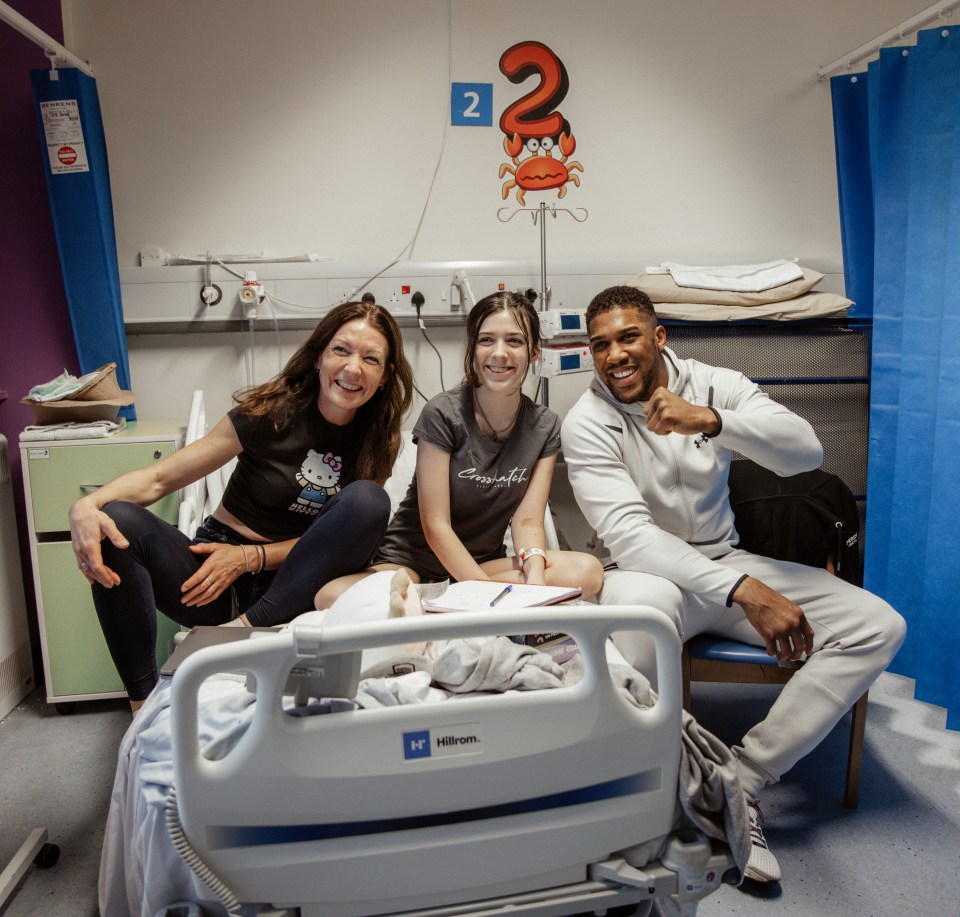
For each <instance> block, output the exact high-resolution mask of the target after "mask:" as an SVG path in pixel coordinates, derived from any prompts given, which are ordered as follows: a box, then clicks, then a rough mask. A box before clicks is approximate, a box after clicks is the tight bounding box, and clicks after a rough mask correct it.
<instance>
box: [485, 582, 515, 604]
mask: <svg viewBox="0 0 960 917" xmlns="http://www.w3.org/2000/svg"><path fill="white" fill-rule="evenodd" d="M512 589H513V586H507V587H506V588H505V589H504V590H503V592H501V593H500V595H498V596H497V597H496V598H495V599H494V600H493V601H492V602H491V603H490V607H491V608H493V606H494V605H496V604H497V602H499V601H500V599H502V598H503V597H504V596H505V595H509V593H510V591H511V590H512Z"/></svg>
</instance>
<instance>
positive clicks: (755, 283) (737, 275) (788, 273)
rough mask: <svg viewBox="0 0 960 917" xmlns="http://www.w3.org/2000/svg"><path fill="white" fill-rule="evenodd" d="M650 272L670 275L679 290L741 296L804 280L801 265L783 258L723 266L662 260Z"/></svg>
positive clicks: (650, 268) (648, 271)
mask: <svg viewBox="0 0 960 917" xmlns="http://www.w3.org/2000/svg"><path fill="white" fill-rule="evenodd" d="M647 273H648V274H670V275H671V276H672V277H673V280H674V282H675V283H676V284H677V286H680V287H693V288H694V289H697V290H734V291H736V292H738V293H759V292H760V291H761V290H771V289H773V288H774V287H779V286H782V285H783V284H785V283H790V282H791V281H794V280H800V279H802V277H803V271H802V270H801V268H800V265H798V264H797V263H796V262H794V261H787V260H785V259H783V258H781V259H779V260H777V261H767V262H764V263H763V264H728V265H722V266H720V267H716V266H709V265H690V264H677V263H676V262H675V261H663V262H661V264H660V265H658V266H657V267H648V268H647Z"/></svg>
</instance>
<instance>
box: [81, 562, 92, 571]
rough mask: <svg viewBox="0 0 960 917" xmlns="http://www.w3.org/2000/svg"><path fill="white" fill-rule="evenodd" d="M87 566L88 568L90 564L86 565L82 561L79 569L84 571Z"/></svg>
mask: <svg viewBox="0 0 960 917" xmlns="http://www.w3.org/2000/svg"><path fill="white" fill-rule="evenodd" d="M89 566H90V564H88V563H87V562H86V561H83V562H82V563H81V564H80V569H81V570H86V569H87V567H89Z"/></svg>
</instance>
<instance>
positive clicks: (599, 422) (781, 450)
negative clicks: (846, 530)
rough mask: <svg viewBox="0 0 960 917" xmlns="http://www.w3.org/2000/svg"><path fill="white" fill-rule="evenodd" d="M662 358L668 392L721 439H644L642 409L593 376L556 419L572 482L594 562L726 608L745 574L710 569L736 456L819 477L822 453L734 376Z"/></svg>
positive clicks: (801, 423) (728, 531)
mask: <svg viewBox="0 0 960 917" xmlns="http://www.w3.org/2000/svg"><path fill="white" fill-rule="evenodd" d="M663 355H664V358H665V359H666V361H667V366H668V370H669V383H668V385H669V388H670V390H671V391H672V392H674V393H675V394H677V395H679V396H680V397H681V398H683V399H685V400H686V401H689V402H690V403H691V404H696V405H711V406H712V407H714V408H715V409H716V410H717V412H718V413H719V416H720V420H721V423H722V428H721V430H720V432H719V434H718V435H717V436H715V437H713V438H711V439H709V440H705V439H703V438H702V437H698V436H687V435H683V434H680V433H669V434H667V435H665V436H664V435H659V434H656V433H651V432H650V431H649V430H647V427H646V421H645V418H644V416H643V409H644V407H645V404H646V402H637V403H635V404H621V403H620V402H619V401H617V400H616V399H615V398H614V397H613V395H611V394H610V391H609V389H608V388H607V386H606V385H605V384H604V383H603V382H601V381H600V379H599V377H598V376H597V377H595V378H594V379H593V381H592V382H591V384H590V387H589V388H588V389H587V391H586V392H584V393H583V395H582V396H581V397H580V399H579V400H578V401H577V403H576V404H575V405H574V406H573V407H572V408H571V409H570V412H569V413H568V414H567V417H566V419H565V420H564V422H563V427H562V430H561V439H562V442H563V455H564V458H565V460H566V462H567V466H568V471H569V474H570V483H571V485H572V487H573V492H574V495H575V496H576V499H577V503H578V504H579V506H580V510H581V512H582V513H583V515H584V517H585V518H586V520H587V522H588V523H589V524H590V526H591V527H592V528H593V530H594V531H595V532H596V533H597V536H598V544H597V554H598V556H599V557H600V559H601V561H603V562H604V563H608V562H610V561H612V562H614V563H616V564H617V566H618V567H619V568H620V569H622V570H635V571H638V572H642V573H654V574H656V575H658V576H662V577H665V578H666V579H668V580H671V581H672V582H673V583H675V584H676V585H677V586H679V587H680V588H681V589H684V590H687V591H688V592H692V593H694V594H696V595H698V596H701V597H703V598H704V599H707V600H709V601H713V602H719V603H723V604H726V605H729V604H730V602H731V599H730V593H731V592H732V591H733V589H734V587H735V586H736V585H737V584H738V583H739V582H740V580H741V579H742V578H743V574H742V573H739V572H738V571H736V570H732V569H731V568H730V567H727V566H724V565H721V564H717V563H714V562H713V561H714V559H715V558H718V557H721V556H723V555H724V554H727V553H728V552H729V551H730V550H731V549H733V548H734V547H735V546H736V544H737V542H738V540H739V539H738V537H737V533H736V529H735V528H734V518H733V510H732V509H731V508H730V500H729V492H728V489H727V474H728V472H729V468H730V460H731V457H732V455H733V453H734V452H739V453H740V454H742V455H743V456H745V457H746V458H750V459H753V460H754V461H755V462H757V463H758V464H760V465H763V466H764V467H765V468H769V469H770V470H771V471H774V472H776V473H777V474H779V475H791V474H798V473H799V472H801V471H810V470H811V469H814V468H818V467H819V466H820V464H821V463H822V461H823V447H822V446H821V445H820V441H819V440H818V439H817V435H816V433H814V431H813V428H812V427H811V426H810V424H809V423H807V421H805V420H804V419H803V418H801V417H799V416H797V415H796V414H794V413H793V412H792V411H789V410H788V409H787V408H785V407H783V406H782V405H780V404H777V403H776V402H775V401H773V400H772V399H771V398H770V397H769V396H768V395H767V394H766V393H765V392H762V391H761V390H760V389H759V388H758V387H757V386H756V385H755V384H754V383H753V382H751V381H750V380H749V379H747V378H746V376H744V375H742V374H741V373H739V372H736V371H734V370H731V369H723V368H720V367H715V366H709V365H707V364H705V363H700V362H698V361H696V360H681V359H680V358H679V357H677V355H676V354H675V353H674V352H673V351H672V350H670V348H668V347H665V348H664V349H663ZM698 443H699V445H698Z"/></svg>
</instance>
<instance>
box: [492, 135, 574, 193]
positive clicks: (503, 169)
mask: <svg viewBox="0 0 960 917" xmlns="http://www.w3.org/2000/svg"><path fill="white" fill-rule="evenodd" d="M556 145H557V146H559V147H560V154H561V155H560V158H559V159H554V158H553V150H554V148H555V146H554V141H553V138H552V137H541V138H537V137H530V138H528V139H527V142H526V143H524V142H523V138H522V137H520V136H519V135H518V134H513V135H512V136H509V137H504V138H503V148H504V150H505V151H506V153H507V155H508V156H509V157H510V159H511V160H512V162H513V165H512V166H511V165H510V164H509V163H506V162H505V163H502V164H501V166H500V178H503V177H504V176H505V175H507V174H508V173H509V174H510V175H512V176H513V178H511V179H510V180H508V181H505V182H504V183H503V199H504V200H506V199H507V196H508V195H509V194H510V191H511V189H513V188H516V189H517V200H518V201H519V202H520V206H521V207H522V206H523V205H524V195H525V194H526V192H527V191H549V190H551V189H552V188H558V189H559V190H558V191H557V199H558V200H559V199H560V198H562V197H563V196H564V195H565V194H566V193H567V187H566V186H567V184H568V183H569V182H573V184H574V185H575V186H576V187H578V188H579V187H580V177H579V176H578V175H574V174H573V173H574V172H582V171H583V166H581V165H580V163H579V162H568V161H567V160H568V159H569V158H570V156H571V155H572V154H573V151H574V150H575V149H576V148H577V140H576V138H575V137H574V136H573V135H572V134H567V133H566V132H563V133H561V134H560V136H559V138H558V142H557V144H556ZM524 147H526V148H527V150H529V152H530V155H529V156H528V157H527V158H526V159H523V160H521V159H520V154H521V153H522V152H523V149H524Z"/></svg>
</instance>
